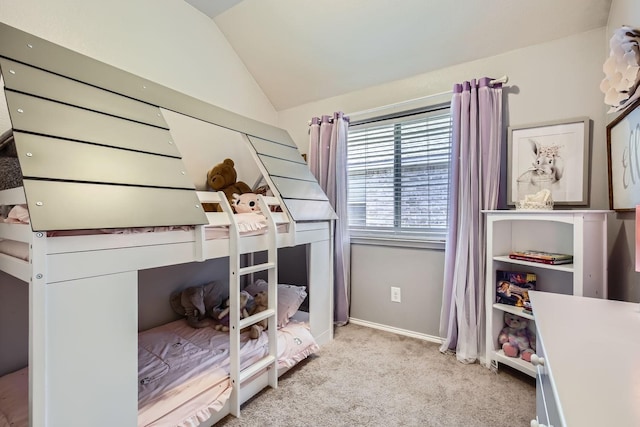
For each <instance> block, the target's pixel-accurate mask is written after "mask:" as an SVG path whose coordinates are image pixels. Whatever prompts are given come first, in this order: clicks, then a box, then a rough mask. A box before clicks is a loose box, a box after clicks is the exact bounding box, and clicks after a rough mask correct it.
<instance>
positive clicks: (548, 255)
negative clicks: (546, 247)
mask: <svg viewBox="0 0 640 427" xmlns="http://www.w3.org/2000/svg"><path fill="white" fill-rule="evenodd" d="M509 258H511V259H518V260H522V261H530V262H539V263H542V264H551V265H559V264H571V263H572V262H573V255H569V254H559V253H554V252H543V251H532V250H526V251H513V252H511V253H509Z"/></svg>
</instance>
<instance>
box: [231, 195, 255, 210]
mask: <svg viewBox="0 0 640 427" xmlns="http://www.w3.org/2000/svg"><path fill="white" fill-rule="evenodd" d="M231 207H233V209H234V210H235V211H236V213H251V212H257V213H260V206H259V205H258V195H257V194H255V193H243V194H238V193H233V202H232V204H231Z"/></svg>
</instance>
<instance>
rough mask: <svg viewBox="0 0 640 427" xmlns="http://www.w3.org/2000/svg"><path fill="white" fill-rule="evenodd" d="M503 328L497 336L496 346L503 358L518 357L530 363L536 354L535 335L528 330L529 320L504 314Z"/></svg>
mask: <svg viewBox="0 0 640 427" xmlns="http://www.w3.org/2000/svg"><path fill="white" fill-rule="evenodd" d="M504 323H505V326H504V328H502V330H501V331H500V334H499V335H498V344H500V345H501V346H502V350H503V351H504V354H505V356H508V357H520V358H521V359H522V360H526V361H527V362H531V355H532V354H535V352H536V339H535V334H534V333H533V332H532V331H531V330H530V329H529V320H527V319H525V318H524V317H520V316H517V315H515V314H512V313H507V312H505V313H504Z"/></svg>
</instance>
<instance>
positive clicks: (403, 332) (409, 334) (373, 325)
mask: <svg viewBox="0 0 640 427" xmlns="http://www.w3.org/2000/svg"><path fill="white" fill-rule="evenodd" d="M349 322H351V323H353V324H355V325H360V326H366V327H368V328H373V329H379V330H381V331H386V332H391V333H394V334H398V335H404V336H405V337H410V338H417V339H419V340H423V341H429V342H433V343H436V344H442V343H443V342H444V339H443V338H440V337H436V336H433V335H427V334H421V333H419V332H414V331H408V330H406V329H400V328H394V327H393V326H387V325H381V324H379V323H373V322H368V321H366V320H360V319H355V318H353V317H350V318H349Z"/></svg>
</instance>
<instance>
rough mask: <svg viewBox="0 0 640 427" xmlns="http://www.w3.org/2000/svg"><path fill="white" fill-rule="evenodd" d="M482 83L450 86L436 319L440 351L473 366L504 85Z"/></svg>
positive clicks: (477, 349) (495, 194) (477, 347)
mask: <svg viewBox="0 0 640 427" xmlns="http://www.w3.org/2000/svg"><path fill="white" fill-rule="evenodd" d="M489 82H490V79H489V78H486V77H485V78H482V79H480V80H479V81H478V82H476V80H475V79H474V80H472V81H470V82H464V83H461V84H456V85H454V89H453V98H452V100H451V115H452V117H453V140H452V142H453V152H452V167H451V187H450V192H449V197H450V200H449V221H450V224H449V230H448V233H447V243H446V249H445V269H444V290H443V297H442V312H441V316H440V336H442V337H445V341H444V343H443V344H442V346H441V347H440V351H442V352H448V351H455V353H456V357H457V359H458V360H459V361H460V362H463V363H473V362H475V361H476V359H477V358H478V354H479V353H480V351H481V345H482V339H481V337H482V336H483V331H482V328H483V326H484V321H483V314H484V278H485V246H484V237H485V229H484V218H483V216H482V214H481V210H483V209H496V207H497V205H498V186H499V182H500V147H501V145H502V144H501V141H502V85H501V84H498V85H496V86H495V87H490V84H489Z"/></svg>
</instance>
